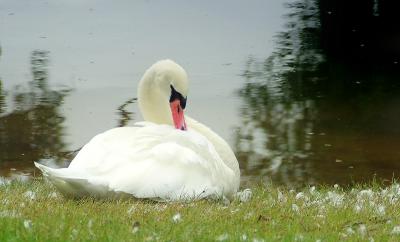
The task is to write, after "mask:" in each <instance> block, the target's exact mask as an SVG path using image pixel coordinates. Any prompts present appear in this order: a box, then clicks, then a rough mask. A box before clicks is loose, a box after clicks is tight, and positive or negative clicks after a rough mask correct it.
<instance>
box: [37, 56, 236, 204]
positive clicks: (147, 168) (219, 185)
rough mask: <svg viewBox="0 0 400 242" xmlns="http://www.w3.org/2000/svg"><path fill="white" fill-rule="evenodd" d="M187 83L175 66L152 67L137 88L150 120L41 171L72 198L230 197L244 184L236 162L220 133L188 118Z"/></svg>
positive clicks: (97, 139) (168, 63)
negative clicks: (61, 164)
mask: <svg viewBox="0 0 400 242" xmlns="http://www.w3.org/2000/svg"><path fill="white" fill-rule="evenodd" d="M188 84H189V82H188V78H187V74H186V72H185V70H184V69H183V68H182V67H181V66H179V65H178V64H176V63H175V62H173V61H171V60H162V61H159V62H157V63H155V64H154V65H152V66H151V67H150V68H149V69H148V70H147V71H146V72H145V74H144V75H143V77H142V79H141V80H140V82H139V86H138V103H139V108H140V110H141V113H142V115H143V118H144V119H145V122H139V123H136V124H135V125H134V126H133V127H122V128H114V129H111V130H108V131H106V132H104V133H101V134H99V135H97V136H95V137H94V138H93V139H92V140H91V141H90V142H89V143H87V144H86V145H85V146H84V147H83V148H82V149H81V151H80V152H79V153H78V155H77V156H76V157H75V158H74V159H73V160H72V162H71V163H70V165H69V167H68V168H60V169H54V168H50V167H47V166H44V165H42V164H39V163H36V162H35V165H36V167H37V168H39V169H40V170H41V171H42V173H43V175H44V176H45V177H47V178H48V179H49V180H50V181H51V182H52V183H53V184H54V185H55V186H56V187H57V188H58V190H59V191H60V192H62V193H63V194H64V195H66V196H70V197H84V196H94V197H104V198H107V197H112V196H115V195H120V194H124V195H127V194H128V195H130V196H133V197H135V198H148V199H154V200H161V201H171V200H172V201H174V200H186V199H201V198H208V197H211V198H214V197H221V196H225V197H227V198H228V199H230V198H232V197H233V195H234V194H235V193H236V192H237V190H238V188H239V182H240V171H239V165H238V161H237V159H236V157H235V155H234V153H233V152H232V150H231V148H230V147H229V145H228V144H227V143H226V142H225V141H224V140H223V139H222V138H221V137H220V136H218V135H217V134H216V133H214V132H213V131H212V130H211V129H209V128H207V127H206V126H205V125H203V124H201V123H199V122H197V121H195V120H194V119H191V118H189V117H187V116H185V115H184V109H185V107H186V100H187V95H188Z"/></svg>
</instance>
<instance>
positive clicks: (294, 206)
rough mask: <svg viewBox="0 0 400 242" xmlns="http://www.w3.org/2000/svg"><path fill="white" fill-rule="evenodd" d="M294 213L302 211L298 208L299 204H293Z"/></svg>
mask: <svg viewBox="0 0 400 242" xmlns="http://www.w3.org/2000/svg"><path fill="white" fill-rule="evenodd" d="M292 211H293V212H296V213H298V212H299V211H300V208H299V206H297V204H295V203H293V204H292Z"/></svg>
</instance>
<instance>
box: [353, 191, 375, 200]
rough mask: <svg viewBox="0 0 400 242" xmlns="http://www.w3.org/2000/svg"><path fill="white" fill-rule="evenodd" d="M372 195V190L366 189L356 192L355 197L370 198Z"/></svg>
mask: <svg viewBox="0 0 400 242" xmlns="http://www.w3.org/2000/svg"><path fill="white" fill-rule="evenodd" d="M373 196H374V192H373V191H372V190H371V189H367V190H361V191H360V192H359V193H358V194H357V199H362V198H372V197H373Z"/></svg>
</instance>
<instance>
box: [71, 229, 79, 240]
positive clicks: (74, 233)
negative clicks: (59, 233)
mask: <svg viewBox="0 0 400 242" xmlns="http://www.w3.org/2000/svg"><path fill="white" fill-rule="evenodd" d="M77 237H78V230H77V229H72V231H71V239H72V240H75V239H76V238H77Z"/></svg>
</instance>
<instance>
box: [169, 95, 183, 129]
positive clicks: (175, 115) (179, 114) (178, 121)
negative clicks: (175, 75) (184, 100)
mask: <svg viewBox="0 0 400 242" xmlns="http://www.w3.org/2000/svg"><path fill="white" fill-rule="evenodd" d="M169 105H170V107H171V113H172V119H173V120H174V126H175V128H176V129H180V130H187V128H186V122H185V115H184V114H183V109H182V107H181V101H179V99H175V100H174V101H172V102H170V103H169Z"/></svg>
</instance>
